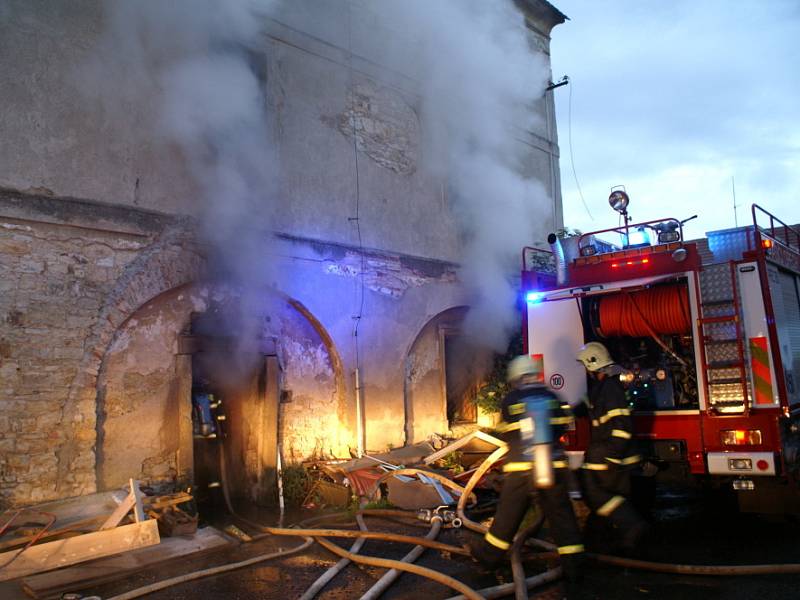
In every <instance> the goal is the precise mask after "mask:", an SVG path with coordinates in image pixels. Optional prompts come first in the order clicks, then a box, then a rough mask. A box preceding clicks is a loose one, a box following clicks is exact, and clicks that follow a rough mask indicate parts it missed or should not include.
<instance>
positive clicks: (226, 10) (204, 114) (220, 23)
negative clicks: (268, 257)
mask: <svg viewBox="0 0 800 600" xmlns="http://www.w3.org/2000/svg"><path fill="white" fill-rule="evenodd" d="M273 5H274V2H273V0H226V1H225V2H218V1H216V0H170V1H169V2H162V1H160V0H138V1H136V2H129V1H127V0H107V1H105V2H104V3H103V10H104V26H105V28H104V35H103V37H102V39H101V40H100V43H99V47H98V49H97V52H95V53H94V55H93V60H92V61H91V62H90V63H88V64H87V65H85V66H84V69H83V77H84V80H88V83H89V85H87V86H85V89H88V90H101V91H100V98H101V100H102V101H103V103H104V108H105V110H107V111H108V113H109V114H110V115H111V117H112V119H116V120H121V121H122V122H123V123H125V122H126V120H127V119H128V116H127V115H126V111H127V109H128V108H129V107H131V106H133V107H136V110H135V111H132V112H141V109H142V107H149V110H148V112H146V114H145V115H144V116H143V117H139V118H140V119H141V120H142V121H143V122H141V123H137V124H133V123H125V124H126V125H127V129H128V131H127V132H126V133H129V132H136V133H135V134H134V135H138V136H139V137H140V138H141V139H140V140H138V141H140V142H149V143H153V142H155V143H161V144H165V143H166V144H169V145H172V146H174V147H176V148H177V149H178V150H179V152H180V155H181V156H182V157H183V159H184V160H183V164H184V165H185V167H186V168H187V169H188V170H189V173H190V175H191V177H192V180H193V183H194V184H195V189H196V194H197V198H196V199H197V202H196V208H197V212H198V213H199V214H200V215H201V217H202V223H203V226H204V230H205V236H206V239H207V240H208V241H210V242H211V243H212V244H213V247H214V249H215V251H214V254H213V257H212V258H214V259H216V264H215V265H213V266H214V267H216V268H218V269H220V270H224V271H225V272H226V273H227V275H228V276H229V277H230V278H232V279H234V280H248V281H253V282H257V283H262V282H264V281H266V280H267V274H266V273H265V272H264V268H266V267H265V266H263V265H265V264H266V261H261V263H257V262H256V257H258V256H262V257H263V252H261V250H263V248H261V245H262V244H263V243H264V242H265V240H266V239H267V236H266V235H264V236H260V235H257V234H256V235H242V234H241V232H243V231H245V232H246V231H252V230H253V228H254V226H256V227H257V226H261V227H264V228H265V231H264V233H265V234H266V232H267V231H268V228H269V223H270V215H271V213H272V210H273V206H274V205H273V202H274V200H273V199H274V193H272V192H273V189H274V181H275V169H274V159H273V153H272V148H271V147H270V134H269V127H268V123H269V122H268V119H267V114H266V105H267V103H266V98H265V96H264V85H263V82H262V81H261V80H260V77H263V73H260V72H259V67H258V64H259V60H258V58H259V52H261V51H262V48H261V46H262V44H261V43H260V36H261V35H262V33H263V26H264V19H265V18H267V15H268V14H269V12H270V10H271V9H272V8H273ZM109 84H110V85H109ZM123 127H124V126H123ZM177 164H179V161H177V160H176V165H177ZM180 175H181V173H180V170H179V169H176V176H180Z"/></svg>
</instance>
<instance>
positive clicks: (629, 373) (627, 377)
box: [619, 371, 636, 383]
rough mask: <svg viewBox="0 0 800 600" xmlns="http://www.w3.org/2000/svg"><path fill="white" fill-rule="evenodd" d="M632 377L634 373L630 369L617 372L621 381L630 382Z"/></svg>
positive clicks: (633, 377) (634, 377)
mask: <svg viewBox="0 0 800 600" xmlns="http://www.w3.org/2000/svg"><path fill="white" fill-rule="evenodd" d="M634 379H636V375H634V374H633V372H632V371H625V372H624V373H620V374H619V380H620V381H621V382H622V383H632V382H633V380H634Z"/></svg>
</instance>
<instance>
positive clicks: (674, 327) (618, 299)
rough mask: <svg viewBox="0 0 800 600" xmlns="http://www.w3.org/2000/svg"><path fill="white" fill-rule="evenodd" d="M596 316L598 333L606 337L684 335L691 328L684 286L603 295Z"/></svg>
mask: <svg viewBox="0 0 800 600" xmlns="http://www.w3.org/2000/svg"><path fill="white" fill-rule="evenodd" d="M597 315H598V320H599V326H598V327H597V333H598V334H599V335H600V336H601V337H604V338H609V337H619V336H629V337H646V336H650V335H652V334H653V333H655V334H657V335H683V334H688V333H690V332H691V328H692V324H691V318H690V316H689V315H690V312H689V296H688V294H687V290H686V285H684V284H672V285H661V286H657V287H652V288H647V289H644V290H639V291H637V292H628V293H622V294H613V295H608V296H603V297H602V298H599V299H598V301H597Z"/></svg>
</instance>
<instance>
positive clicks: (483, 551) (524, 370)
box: [472, 355, 584, 597]
mask: <svg viewBox="0 0 800 600" xmlns="http://www.w3.org/2000/svg"><path fill="white" fill-rule="evenodd" d="M507 379H508V383H509V385H510V386H511V391H510V392H509V393H508V394H507V395H506V397H505V398H504V399H503V402H502V407H501V409H502V416H503V422H502V423H501V425H500V430H501V431H502V435H503V437H504V439H505V441H506V443H508V445H509V453H508V457H507V459H506V462H505V464H504V465H503V471H504V473H505V474H506V475H505V478H504V481H503V487H502V489H501V491H500V499H499V501H498V504H497V512H496V515H495V518H494V521H493V522H492V525H491V527H490V528H489V531H488V532H487V533H486V535H485V536H484V538H483V539H482V540H480V541H479V542H478V543H477V544H475V545H473V547H472V554H473V556H474V557H475V558H476V559H477V560H478V561H480V562H481V563H483V564H484V565H486V566H488V567H491V568H494V567H497V566H498V565H499V564H500V563H501V561H502V560H503V558H504V556H505V554H506V551H507V550H508V549H509V548H510V547H511V544H512V542H513V540H514V535H515V534H516V533H517V529H518V528H519V526H520V523H521V522H522V520H523V518H524V517H525V513H526V512H527V510H528V507H529V506H530V504H531V493H532V492H533V490H534V489H537V491H538V497H539V504H540V506H541V509H542V511H543V512H544V515H545V518H546V519H547V522H548V524H549V528H550V531H551V533H552V536H553V538H554V540H555V542H556V544H557V546H558V553H559V554H560V555H561V556H560V557H561V564H562V567H563V570H564V573H565V575H566V577H567V588H568V591H569V596H570V597H578V596H579V595H581V594H580V580H581V576H582V564H583V560H584V553H583V552H584V548H583V543H582V539H581V533H580V527H579V525H578V522H577V519H576V518H575V513H574V512H573V509H572V502H571V501H570V498H569V475H570V472H569V464H568V462H567V457H566V454H565V453H564V450H563V448H562V447H561V445H560V444H559V442H558V439H559V437H560V436H561V434H562V433H563V431H564V430H565V429H566V427H568V426H569V425H570V423H571V422H572V414H571V412H570V408H569V405H568V404H562V403H561V402H560V401H559V399H558V398H557V397H556V395H555V394H553V393H552V392H551V391H549V390H548V389H547V388H545V386H544V372H543V365H542V361H541V359H539V360H534V359H533V358H531V357H530V356H527V355H523V356H517V357H516V358H514V359H513V360H512V361H511V362H510V363H509V365H508V374H507ZM570 590H571V591H570Z"/></svg>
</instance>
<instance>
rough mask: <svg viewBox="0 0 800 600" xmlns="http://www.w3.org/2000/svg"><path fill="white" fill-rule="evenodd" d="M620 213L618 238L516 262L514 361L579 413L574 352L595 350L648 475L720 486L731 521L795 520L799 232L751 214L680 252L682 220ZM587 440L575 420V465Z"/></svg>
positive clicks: (595, 237) (621, 197)
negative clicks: (784, 516)
mask: <svg viewBox="0 0 800 600" xmlns="http://www.w3.org/2000/svg"><path fill="white" fill-rule="evenodd" d="M628 201H629V199H628V196H627V194H625V192H624V191H620V190H616V191H612V194H611V196H610V198H609V203H610V204H611V206H612V208H614V209H615V210H617V211H618V212H620V214H621V216H622V218H621V220H620V221H621V222H624V224H623V225H622V226H620V227H616V228H611V229H606V230H602V231H596V232H592V233H586V234H583V235H579V236H573V237H571V238H567V239H563V240H559V239H558V238H557V237H556V236H555V235H551V236H550V239H549V240H548V241H549V242H550V244H551V250H550V251H544V250H541V249H536V248H525V249H524V250H523V271H522V286H523V293H524V297H525V300H526V305H527V310H526V311H524V323H523V332H524V342H525V350H526V352H529V353H530V354H534V355H535V354H540V355H542V357H543V359H544V365H545V372H546V378H547V380H548V381H549V385H550V386H551V388H552V389H553V390H555V391H557V393H559V394H560V395H561V397H562V398H564V399H565V400H568V401H570V402H571V403H578V402H579V401H580V399H581V398H582V397H583V396H584V395H585V394H586V392H587V377H586V374H585V372H584V369H583V367H582V365H581V364H580V363H579V362H577V361H576V360H575V354H576V350H577V349H578V348H579V347H580V346H581V345H582V344H584V343H586V342H589V341H599V342H602V343H603V344H604V345H605V346H606V347H607V348H608V349H609V350H610V352H611V354H612V356H613V357H614V358H615V359H616V361H617V362H618V363H619V364H620V365H621V366H622V367H623V368H624V369H625V372H624V373H623V374H622V375H621V376H620V377H621V379H622V380H623V382H625V384H626V389H627V394H628V398H629V400H630V403H631V408H632V410H633V415H634V422H635V426H636V437H637V439H638V441H639V445H640V447H641V448H642V451H643V455H644V456H645V459H646V460H647V461H649V462H650V463H651V464H655V465H657V466H658V467H659V473H660V476H663V477H668V478H670V479H674V478H676V477H677V478H686V479H687V480H694V481H702V482H705V483H711V484H715V483H718V484H722V485H725V486H732V487H733V489H734V490H736V493H737V495H738V497H739V504H740V508H742V509H743V510H752V511H757V512H798V511H800V485H798V482H800V230H798V229H797V228H794V227H791V226H789V225H787V224H786V223H784V222H783V221H781V220H780V219H778V218H777V217H775V216H774V215H772V214H770V213H769V212H767V211H766V210H764V209H763V208H761V207H760V206H758V205H753V206H752V211H751V213H752V217H753V223H752V225H748V226H745V227H738V228H735V229H726V230H721V231H712V232H709V233H707V237H706V238H702V239H699V240H693V241H686V240H684V239H683V224H684V223H685V221H683V222H682V221H679V220H677V219H673V218H669V219H661V220H658V221H647V222H643V223H631V222H630V221H631V219H630V217H629V216H628V213H627V206H628ZM687 220H688V219H687ZM609 238H611V241H612V242H615V241H617V240H619V241H617V243H610V242H609V241H608V239H609ZM553 259H555V260H554V262H555V272H553V268H552V267H551V268H549V269H548V268H547V264H548V261H550V263H551V264H552V262H553ZM588 435H589V427H588V423H587V422H586V421H585V420H582V419H578V425H577V426H576V428H575V430H573V431H571V432H569V433H568V434H567V446H568V448H569V449H570V450H571V453H570V454H571V458H572V459H573V460H575V461H577V462H579V461H580V460H582V453H581V452H580V450H581V449H582V448H585V446H586V442H587V440H588ZM573 466H576V465H573Z"/></svg>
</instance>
